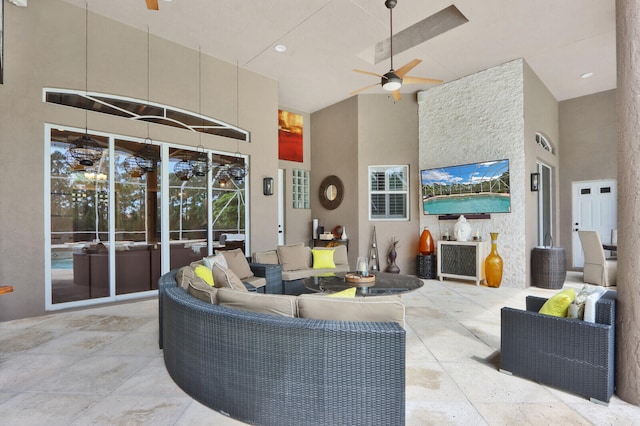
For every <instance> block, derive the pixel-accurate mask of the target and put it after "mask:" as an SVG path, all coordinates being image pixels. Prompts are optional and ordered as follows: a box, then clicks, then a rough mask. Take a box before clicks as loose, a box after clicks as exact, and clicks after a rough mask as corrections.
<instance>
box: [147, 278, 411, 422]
mask: <svg viewBox="0 0 640 426" xmlns="http://www.w3.org/2000/svg"><path fill="white" fill-rule="evenodd" d="M176 273H177V270H173V271H172V272H170V273H168V274H165V275H163V276H162V277H161V278H160V281H159V286H158V287H159V298H160V315H159V319H160V332H161V336H160V346H161V348H162V349H163V351H164V360H165V365H166V368H167V371H168V372H169V374H170V375H171V377H172V378H173V380H174V381H175V382H176V383H177V384H178V386H180V387H181V388H182V389H183V390H184V391H185V392H186V393H187V394H189V395H191V396H192V397H193V398H194V399H196V400H198V401H200V402H201V403H203V404H205V405H207V406H208V407H210V408H212V409H214V410H216V411H219V412H221V413H223V414H225V415H228V416H230V417H233V418H235V419H238V420H241V421H243V422H246V423H249V424H259V425H278V426H280V425H296V426H298V425H382V424H384V425H403V424H404V422H405V343H406V341H405V339H406V335H405V331H404V329H403V328H402V327H401V326H400V325H399V324H398V323H395V322H355V321H353V322H352V321H334V320H316V319H308V318H293V317H283V316H277V315H270V314H260V313H254V312H248V311H243V310H239V309H234V308H229V307H226V306H220V305H216V304H211V303H207V302H204V301H202V300H200V299H198V298H196V297H193V296H191V295H190V294H189V293H187V291H185V290H184V289H183V288H181V287H178V286H177V283H176V279H175V277H176ZM254 294H255V293H254ZM262 296H267V297H279V296H269V295H260V294H256V295H255V296H254V297H262ZM281 297H289V296H281ZM318 297H323V296H318Z"/></svg>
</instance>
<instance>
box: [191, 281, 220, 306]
mask: <svg viewBox="0 0 640 426" xmlns="http://www.w3.org/2000/svg"><path fill="white" fill-rule="evenodd" d="M187 292H188V293H189V294H190V295H192V296H193V297H196V298H198V299H200V300H202V301H203V302H208V303H211V304H213V305H215V304H216V302H217V298H216V294H217V292H218V289H217V288H216V287H211V286H210V285H208V284H207V283H199V282H190V283H189V286H188V287H187Z"/></svg>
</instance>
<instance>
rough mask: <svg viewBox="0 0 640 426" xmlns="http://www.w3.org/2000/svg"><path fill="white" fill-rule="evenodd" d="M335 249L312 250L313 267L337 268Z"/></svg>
mask: <svg viewBox="0 0 640 426" xmlns="http://www.w3.org/2000/svg"><path fill="white" fill-rule="evenodd" d="M333 252H334V250H326V249H325V250H316V249H313V250H311V253H312V254H313V269H335V267H336V264H335V263H334V262H333Z"/></svg>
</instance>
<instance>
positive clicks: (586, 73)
mask: <svg viewBox="0 0 640 426" xmlns="http://www.w3.org/2000/svg"><path fill="white" fill-rule="evenodd" d="M589 77H593V73H592V72H585V73H584V74H582V75H581V76H580V78H589Z"/></svg>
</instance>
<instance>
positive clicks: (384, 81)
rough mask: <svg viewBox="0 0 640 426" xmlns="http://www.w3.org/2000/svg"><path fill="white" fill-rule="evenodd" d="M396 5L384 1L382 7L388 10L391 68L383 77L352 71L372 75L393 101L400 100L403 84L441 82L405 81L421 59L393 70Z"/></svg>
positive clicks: (388, 0)
mask: <svg viewBox="0 0 640 426" xmlns="http://www.w3.org/2000/svg"><path fill="white" fill-rule="evenodd" d="M397 4H398V1H397V0H386V1H385V2H384V5H385V6H386V7H387V9H389V33H390V36H389V48H390V53H391V55H390V59H391V60H390V62H391V68H390V69H389V71H388V72H387V73H386V74H384V75H380V74H377V73H374V72H370V71H363V70H357V69H356V70H353V71H354V72H357V73H360V74H367V75H373V76H376V77H379V78H380V86H382V89H384V90H386V91H387V92H391V93H392V96H393V99H394V100H395V101H399V100H400V88H401V87H402V83H403V82H404V83H406V84H440V83H442V80H435V79H431V78H422V77H409V76H407V77H406V79H405V76H406V75H407V73H408V72H409V71H411V70H412V69H413V68H415V67H416V66H417V65H418V64H419V63H420V62H422V60H421V59H414V60H413V61H410V62H409V63H407V64H405V65H403V66H402V67H400V68H398V70H397V71H396V70H395V69H394V68H393V8H394V7H395V6H396V5H397ZM375 86H377V84H372V85H370V86H366V87H363V88H361V89H358V90H356V91H354V92H351V94H352V95H356V94H358V93H360V92H363V91H365V90H367V89H370V88H372V87H375Z"/></svg>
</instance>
